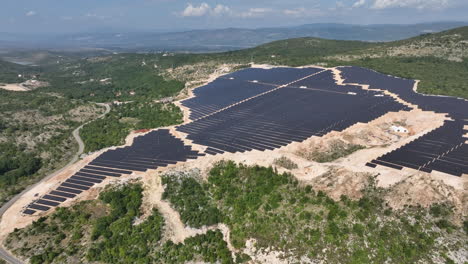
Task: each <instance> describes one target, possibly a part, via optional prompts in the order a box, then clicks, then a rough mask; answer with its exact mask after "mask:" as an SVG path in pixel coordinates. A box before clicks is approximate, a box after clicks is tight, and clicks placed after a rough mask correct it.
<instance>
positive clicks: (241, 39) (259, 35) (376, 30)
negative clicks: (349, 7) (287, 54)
mask: <svg viewBox="0 0 468 264" xmlns="http://www.w3.org/2000/svg"><path fill="white" fill-rule="evenodd" d="M466 25H468V23H466V22H433V23H420V24H409V25H404V24H376V25H355V24H338V23H316V24H305V25H300V26H289V27H267V28H226V29H209V30H187V31H182V32H162V33H161V32H151V31H148V32H127V31H126V30H117V29H111V30H105V31H98V32H89V33H87V32H84V33H72V34H45V35H34V36H33V35H31V36H29V35H22V34H14V33H6V34H1V35H0V46H6V47H10V46H13V47H15V46H16V47H25V48H33V47H31V45H29V44H28V43H31V42H34V43H35V46H34V48H36V47H38V46H39V47H49V48H50V47H52V48H57V49H64V48H65V49H70V48H72V49H80V48H83V47H87V48H106V49H112V50H114V51H122V50H123V51H126V52H141V51H154V50H165V51H176V52H180V51H189V52H209V51H211V52H221V51H228V50H238V49H244V48H251V47H255V46H258V45H261V44H265V43H269V42H272V41H277V40H284V39H291V38H300V37H315V38H324V39H332V40H360V41H370V42H378V41H395V40H401V39H406V38H409V37H414V36H417V35H420V34H424V33H430V32H439V31H443V30H447V29H451V28H455V27H460V26H466ZM51 39H53V42H51V41H50V40H51ZM2 42H3V44H2Z"/></svg>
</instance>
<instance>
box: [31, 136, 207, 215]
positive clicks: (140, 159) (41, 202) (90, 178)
mask: <svg viewBox="0 0 468 264" xmlns="http://www.w3.org/2000/svg"><path fill="white" fill-rule="evenodd" d="M204 155H205V154H203V153H199V152H198V151H195V150H192V148H191V147H190V146H186V145H184V143H183V141H182V140H180V139H178V138H176V137H174V136H173V135H172V134H170V133H169V130H167V129H160V130H156V131H152V132H150V133H148V134H146V135H143V136H140V137H136V138H135V139H134V142H133V144H132V145H131V146H127V147H123V148H117V149H114V150H108V151H106V152H104V153H103V154H101V155H100V156H99V157H97V158H96V159H94V160H93V161H92V162H90V163H89V164H88V165H87V166H85V167H83V168H82V169H80V170H79V171H78V172H77V173H75V174H74V175H73V176H71V177H70V178H69V179H67V180H65V181H64V182H63V183H62V184H61V185H60V186H59V187H57V189H56V190H53V191H51V192H50V193H48V194H46V195H44V196H42V197H41V198H40V199H38V200H36V201H34V202H33V203H31V204H29V205H28V207H27V208H26V209H25V210H24V211H23V213H25V214H28V215H32V214H34V213H36V212H37V211H48V210H49V209H50V208H51V207H56V206H58V205H60V203H63V202H65V201H66V200H67V199H71V198H74V197H76V195H78V194H80V193H82V192H83V191H86V190H89V189H90V188H91V187H93V186H94V185H95V184H98V183H101V182H102V181H103V180H104V179H106V178H108V177H120V176H121V175H128V174H131V173H133V172H134V171H141V172H143V171H146V170H148V169H157V168H159V167H165V166H167V165H169V164H176V163H177V162H179V161H186V160H187V159H196V158H198V157H199V156H204Z"/></svg>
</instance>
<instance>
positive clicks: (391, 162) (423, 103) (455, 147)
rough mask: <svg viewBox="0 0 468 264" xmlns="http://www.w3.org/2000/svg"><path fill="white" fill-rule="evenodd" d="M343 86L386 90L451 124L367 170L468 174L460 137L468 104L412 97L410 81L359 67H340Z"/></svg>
mask: <svg viewBox="0 0 468 264" xmlns="http://www.w3.org/2000/svg"><path fill="white" fill-rule="evenodd" d="M339 70H340V71H341V72H342V76H343V78H344V79H345V82H347V83H364V84H369V85H370V88H371V89H381V90H388V91H390V92H392V93H395V94H397V95H398V96H399V97H400V98H402V99H403V100H405V101H407V102H409V103H412V104H415V105H418V107H419V108H421V109H422V110H425V111H434V112H436V113H448V115H449V117H450V118H452V119H453V120H452V121H446V122H445V123H444V124H443V125H442V126H441V127H439V128H437V129H435V130H433V131H431V132H430V133H427V134H426V135H424V136H422V137H420V138H418V139H416V140H414V141H412V142H410V143H409V144H407V145H405V146H403V147H401V148H399V149H397V150H395V151H392V152H390V153H388V154H386V155H383V156H382V157H379V158H377V159H375V160H373V161H372V162H370V163H368V164H367V165H368V166H371V167H375V165H382V166H387V167H390V168H394V169H402V168H403V167H408V168H413V169H416V170H421V171H425V172H431V171H432V170H436V171H440V172H444V173H448V174H451V175H455V176H461V175H462V174H463V173H468V151H467V148H468V145H467V144H466V143H465V142H466V140H467V138H466V137H464V135H466V133H467V132H468V131H466V130H464V129H463V128H464V126H466V125H468V101H466V100H463V99H460V98H454V97H447V96H431V95H423V94H419V93H416V92H415V91H414V90H413V87H414V83H415V82H414V81H413V80H407V79H402V78H397V77H393V76H388V75H385V74H381V73H378V72H375V71H372V70H369V69H365V68H360V67H340V68H339Z"/></svg>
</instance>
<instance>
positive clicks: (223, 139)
mask: <svg viewBox="0 0 468 264" xmlns="http://www.w3.org/2000/svg"><path fill="white" fill-rule="evenodd" d="M311 78H314V77H311ZM321 84H322V86H321V87H320V88H321V89H318V90H317V89H313V85H312V87H311V88H312V89H308V88H297V87H295V86H293V87H285V88H280V89H278V90H275V91H272V92H270V93H267V94H264V95H262V96H258V97H255V98H252V99H250V100H248V101H245V102H243V103H241V104H237V105H234V106H232V107H231V108H228V109H226V110H224V111H221V112H218V113H216V114H214V115H211V116H207V117H205V118H202V119H199V120H197V121H195V122H192V123H189V124H186V125H182V126H179V127H178V128H177V130H178V131H181V132H184V133H187V134H188V137H187V138H188V139H190V140H192V141H193V142H194V143H197V144H201V145H206V146H209V147H210V148H209V149H208V150H207V153H208V154H213V155H214V154H218V153H222V152H223V151H227V152H244V151H250V150H253V149H256V150H266V149H275V148H279V147H282V146H286V145H288V144H289V143H291V142H294V141H295V142H300V141H303V140H305V139H307V138H309V137H311V136H312V135H317V136H322V135H324V134H326V133H328V132H330V131H333V130H335V131H342V130H343V129H345V128H347V127H349V126H351V125H353V124H355V123H357V122H368V121H370V120H373V119H375V118H377V117H379V116H381V115H383V114H385V113H387V112H389V111H400V110H404V109H407V108H406V107H404V106H403V105H401V104H399V103H397V102H395V101H394V100H393V99H392V98H390V97H387V96H381V97H380V96H379V97H376V96H375V95H377V94H379V93H377V92H369V91H364V90H358V89H357V88H356V87H354V86H347V87H345V86H337V85H336V84H335V82H334V80H333V79H332V78H325V79H323V80H321ZM338 91H340V92H338ZM350 91H355V92H358V93H354V94H349V93H348V92H350ZM337 106H339V107H337Z"/></svg>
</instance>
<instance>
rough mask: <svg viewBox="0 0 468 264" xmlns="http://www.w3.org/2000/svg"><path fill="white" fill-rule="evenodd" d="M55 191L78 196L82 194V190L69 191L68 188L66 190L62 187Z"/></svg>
mask: <svg viewBox="0 0 468 264" xmlns="http://www.w3.org/2000/svg"><path fill="white" fill-rule="evenodd" d="M57 190H58V191H61V192H66V193H73V194H80V193H82V192H83V191H82V190H76V189H70V188H66V187H62V186H60V187H58V188H57Z"/></svg>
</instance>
